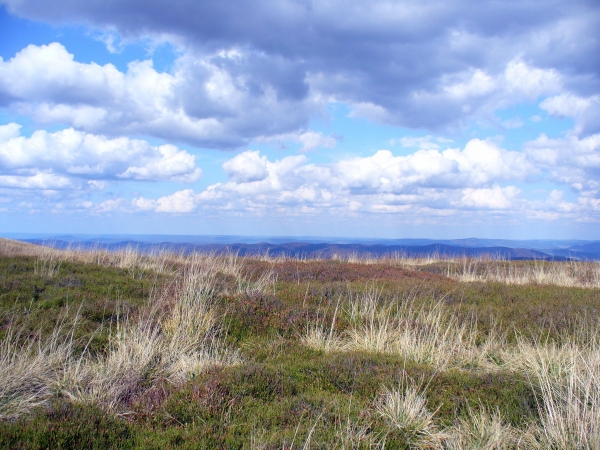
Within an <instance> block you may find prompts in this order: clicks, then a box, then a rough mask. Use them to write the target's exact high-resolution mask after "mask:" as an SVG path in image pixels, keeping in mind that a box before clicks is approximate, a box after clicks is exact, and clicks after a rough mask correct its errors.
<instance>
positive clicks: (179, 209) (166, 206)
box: [131, 189, 198, 214]
mask: <svg viewBox="0 0 600 450" xmlns="http://www.w3.org/2000/svg"><path fill="white" fill-rule="evenodd" d="M197 202H198V196H197V195H196V194H194V192H193V191H192V190H191V189H185V190H183V191H177V192H175V193H173V194H171V195H167V196H164V197H160V198H159V199H157V200H152V199H147V198H143V197H139V198H135V199H133V200H132V202H131V204H132V206H133V208H134V209H137V210H140V211H154V212H158V213H171V214H186V213H191V212H193V211H194V210H195V209H196V206H197Z"/></svg>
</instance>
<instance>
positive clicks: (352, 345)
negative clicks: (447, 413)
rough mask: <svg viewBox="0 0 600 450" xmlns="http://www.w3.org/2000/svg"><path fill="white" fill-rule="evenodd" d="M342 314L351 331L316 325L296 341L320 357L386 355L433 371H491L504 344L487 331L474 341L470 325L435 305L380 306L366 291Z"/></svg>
mask: <svg viewBox="0 0 600 450" xmlns="http://www.w3.org/2000/svg"><path fill="white" fill-rule="evenodd" d="M346 311H347V314H348V317H349V320H350V322H351V323H352V326H351V327H350V328H349V329H347V330H346V331H344V332H342V333H335V332H334V323H331V325H330V326H329V328H327V327H326V326H325V324H323V323H322V321H321V322H317V323H314V324H313V325H312V326H309V327H307V332H306V334H305V335H304V336H303V339H302V341H303V342H304V343H305V344H306V345H308V346H310V347H312V348H315V349H318V350H325V351H336V350H339V351H367V352H374V353H386V354H391V355H398V356H400V357H403V358H406V359H409V360H412V361H415V362H418V363H422V364H429V365H431V366H433V367H435V368H436V369H438V370H443V369H447V368H451V367H458V368H470V369H476V368H481V369H486V370H494V369H496V368H497V364H496V363H495V362H494V361H496V360H497V358H496V357H495V355H496V354H499V353H500V352H501V349H502V346H503V344H504V342H505V340H504V338H503V336H501V335H499V334H498V333H496V332H495V331H494V330H493V329H492V331H490V332H489V333H488V334H487V335H486V336H484V337H482V336H479V335H478V333H477V327H476V325H475V323H474V322H471V323H459V321H458V319H457V318H456V317H455V316H452V315H449V314H448V313H447V312H446V311H445V310H444V309H443V306H442V303H441V302H440V301H437V302H431V303H428V304H424V305H421V306H419V305H417V304H416V302H415V300H414V299H413V298H410V297H409V298H406V299H403V300H399V301H384V300H383V299H382V298H381V295H380V293H378V292H377V291H376V290H374V289H372V290H370V291H367V292H365V293H363V294H360V295H354V296H352V295H351V296H350V299H349V301H348V304H347V307H346Z"/></svg>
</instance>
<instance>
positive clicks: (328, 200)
mask: <svg viewBox="0 0 600 450" xmlns="http://www.w3.org/2000/svg"><path fill="white" fill-rule="evenodd" d="M223 168H224V170H225V171H226V173H227V174H228V175H229V181H227V182H224V183H216V184H213V185H211V186H208V187H207V188H206V189H205V190H204V191H202V192H200V193H198V194H194V193H193V192H192V191H191V190H186V191H179V192H177V193H175V194H173V195H172V196H169V197H163V198H162V199H158V200H148V199H145V198H138V199H136V200H134V206H135V208H137V209H139V210H146V211H150V210H153V211H163V212H180V213H183V212H192V211H194V210H195V209H196V208H216V209H220V210H233V211H240V212H241V211H246V212H248V211H252V212H254V213H258V212H261V213H268V212H276V211H280V212H283V211H288V212H289V213H291V214H298V213H300V212H301V211H312V212H315V211H325V210H329V211H335V210H339V211H346V212H348V211H372V212H394V211H396V212H400V211H406V210H407V208H411V207H413V206H414V207H423V206H427V207H430V208H432V209H436V210H440V209H444V208H451V209H452V208H462V207H465V208H472V207H474V206H476V205H478V204H481V205H484V206H483V207H485V208H496V209H506V208H508V207H509V206H510V204H509V203H510V201H511V199H513V198H514V197H515V196H516V195H517V194H518V190H517V189H516V188H513V187H511V186H509V187H506V188H501V187H499V186H498V185H497V183H499V182H501V181H510V180H524V179H526V178H527V177H528V176H530V175H531V174H532V173H535V169H534V168H533V166H531V165H530V164H529V163H528V162H527V161H526V159H525V155H523V154H521V153H517V152H508V151H506V150H504V149H502V148H500V147H498V146H497V145H496V144H494V143H492V142H489V141H481V140H477V139H474V140H472V141H470V142H469V143H468V144H467V145H466V146H465V148H464V149H463V150H460V149H447V150H444V151H438V150H419V151H417V152H415V153H413V154H411V155H408V156H395V155H394V154H393V153H392V152H390V151H389V150H380V151H378V152H376V153H375V154H374V155H372V156H369V157H362V158H350V159H345V160H341V161H338V162H336V163H333V164H320V165H317V164H310V163H308V162H307V159H306V157H305V156H304V155H298V156H288V157H285V158H282V159H280V160H276V161H269V160H268V158H267V157H266V156H264V155H261V154H260V152H259V151H246V152H243V153H241V154H239V155H237V156H235V157H234V158H232V159H231V160H229V161H227V162H225V163H224V164H223ZM461 199H462V200H461ZM484 199H486V202H487V203H486V202H484ZM176 200H177V202H176ZM484 203H485V204H484ZM174 204H177V206H171V205H174Z"/></svg>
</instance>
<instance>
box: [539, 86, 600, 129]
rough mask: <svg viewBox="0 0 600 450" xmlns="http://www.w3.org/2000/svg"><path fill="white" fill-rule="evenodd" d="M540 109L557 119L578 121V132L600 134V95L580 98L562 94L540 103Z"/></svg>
mask: <svg viewBox="0 0 600 450" xmlns="http://www.w3.org/2000/svg"><path fill="white" fill-rule="evenodd" d="M540 108H542V109H543V110H545V111H547V112H548V113H549V114H551V115H553V116H556V117H571V118H574V119H576V130H575V131H576V132H577V133H578V134H584V135H589V134H593V133H598V132H600V95H593V96H590V97H579V96H577V95H574V94H571V93H562V94H559V95H556V96H553V97H549V98H547V99H545V100H544V101H542V102H541V103H540Z"/></svg>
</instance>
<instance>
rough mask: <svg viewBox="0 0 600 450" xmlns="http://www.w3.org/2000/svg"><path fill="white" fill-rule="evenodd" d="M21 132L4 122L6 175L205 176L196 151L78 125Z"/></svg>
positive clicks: (0, 162) (0, 154) (1, 161)
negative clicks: (78, 128) (109, 135)
mask: <svg viewBox="0 0 600 450" xmlns="http://www.w3.org/2000/svg"><path fill="white" fill-rule="evenodd" d="M19 130H20V126H19V125H17V124H14V123H11V124H8V125H1V126H0V173H2V172H3V173H6V174H10V175H12V174H24V173H27V174H35V173H38V172H44V173H45V172H48V173H54V174H62V175H65V176H69V177H79V178H87V179H92V180H101V179H121V180H169V181H179V182H192V181H196V180H198V179H199V178H200V176H201V174H202V172H201V170H200V168H198V167H197V166H196V163H195V156H194V155H192V154H190V153H188V152H186V151H185V150H181V149H178V148H177V147H174V146H172V145H161V146H151V145H150V144H148V142H146V141H143V140H139V139H129V138H125V137H121V138H115V139H108V138H106V137H104V136H98V135H94V134H88V133H84V132H80V131H75V130H74V129H72V128H68V129H65V130H61V131H56V132H54V133H49V132H47V131H43V130H39V131H35V132H34V133H33V134H32V135H31V137H25V136H21V135H20V132H19ZM99 186H100V185H99V184H96V187H99Z"/></svg>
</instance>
